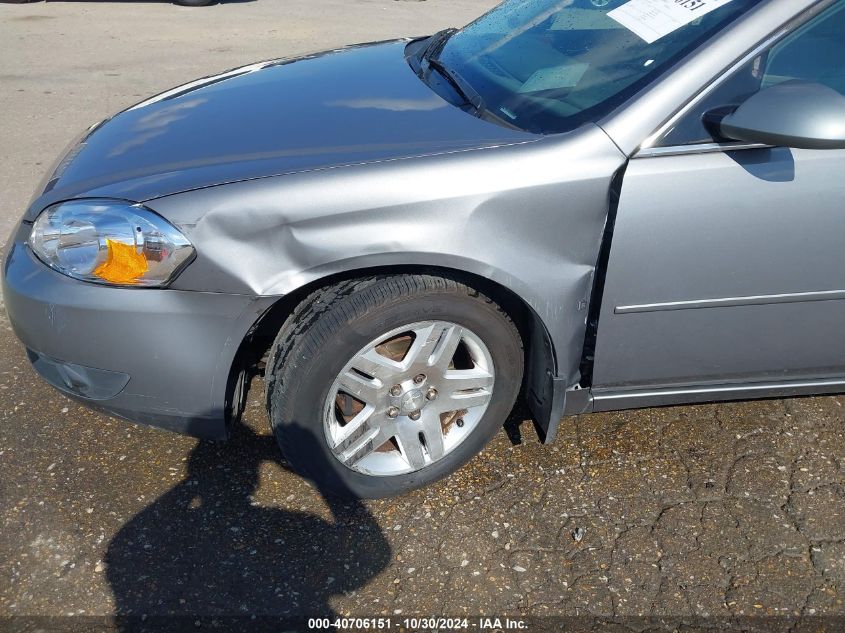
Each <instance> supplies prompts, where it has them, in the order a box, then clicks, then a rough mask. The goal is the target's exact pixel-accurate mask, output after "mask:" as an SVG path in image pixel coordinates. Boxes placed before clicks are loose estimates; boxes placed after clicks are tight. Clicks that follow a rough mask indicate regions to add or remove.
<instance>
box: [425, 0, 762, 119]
mask: <svg viewBox="0 0 845 633" xmlns="http://www.w3.org/2000/svg"><path fill="white" fill-rule="evenodd" d="M763 1H764V0H728V1H725V0H676V1H674V2H669V3H665V2H664V3H663V8H655V6H656V5H654V3H653V2H652V0H505V2H503V3H502V4H500V5H499V6H498V7H496V8H495V9H493V10H492V11H490V12H489V13H487V14H485V15H484V16H482V17H481V18H479V19H478V20H476V21H475V22H473V23H471V24H469V25H468V26H466V27H465V28H463V29H461V30H460V31H458V32H457V33H455V34H454V35H452V36H451V37H450V38H449V39H448V41H446V43H445V44H444V45H443V48H442V50H441V51H440V53H439V55H438V61H439V62H441V63H442V64H443V66H445V67H446V68H447V69H448V70H449V71H453V72H454V73H456V74H457V75H459V76H460V77H461V78H462V79H463V80H464V81H465V82H466V84H468V85H469V86H471V87H472V89H473V91H474V92H476V93H478V95H479V96H480V97H481V99H482V101H483V103H484V107H485V108H486V110H487V111H489V112H490V113H492V114H494V115H495V116H496V117H498V118H499V119H501V120H503V121H505V122H507V123H508V124H509V125H513V126H515V127H518V128H520V129H525V130H528V131H531V132H536V133H540V134H550V133H557V132H565V131H568V130H571V129H574V128H575V127H577V126H579V125H581V124H582V123H584V122H586V121H594V120H596V119H598V118H600V117H601V116H604V115H605V114H607V113H609V112H610V111H612V109H613V108H615V107H617V106H618V105H620V104H621V103H623V102H624V101H625V100H627V99H628V98H630V97H631V96H632V95H633V94H635V93H636V92H637V91H638V90H641V89H642V88H643V87H644V86H645V85H647V84H648V83H649V82H651V81H653V80H654V79H655V78H656V77H658V76H660V75H661V74H662V73H663V72H665V71H666V70H667V69H668V68H669V67H671V66H672V65H673V64H674V63H676V62H677V61H678V60H679V59H681V58H682V57H683V56H685V55H686V54H688V53H689V52H690V51H692V50H693V49H694V48H696V47H697V46H700V45H701V44H702V43H703V42H705V41H706V40H707V39H709V38H710V37H711V36H712V35H714V34H715V33H716V32H718V31H719V30H721V29H723V28H725V27H726V26H727V25H729V24H730V23H731V22H733V21H735V20H737V19H739V18H740V17H741V16H743V15H745V14H746V13H748V12H749V11H750V10H752V9H753V8H754V7H755V6H757V5H759V4H761V2H763ZM620 11H621V12H622V13H620ZM664 11H665V12H667V13H668V14H671V15H669V16H668V17H669V18H670V19H669V20H668V23H670V24H671V26H670V27H669V28H664V29H662V30H661V29H660V27H659V25H657V26H656V21H659V20H663V22H662V23H663V24H666V23H667V20H664V18H666V15H665V14H663V13H661V12H664ZM626 16H627V18H626ZM655 16H656V18H655ZM676 16H680V17H676ZM687 16H688V17H687ZM672 20H675V21H674V22H673V21H672ZM638 24H639V25H643V26H642V28H637V25H638ZM649 29H654V30H649Z"/></svg>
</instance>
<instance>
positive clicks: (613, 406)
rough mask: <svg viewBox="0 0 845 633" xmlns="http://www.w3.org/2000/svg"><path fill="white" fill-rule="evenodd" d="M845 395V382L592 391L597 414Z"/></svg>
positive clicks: (769, 383) (826, 380)
mask: <svg viewBox="0 0 845 633" xmlns="http://www.w3.org/2000/svg"><path fill="white" fill-rule="evenodd" d="M843 392H845V378H828V379H821V380H819V379H816V380H797V381H790V382H767V383H754V384H744V385H742V384H731V385H708V386H706V387H672V388H664V389H654V388H651V389H628V390H622V389H617V390H613V389H607V390H596V389H593V390H592V396H593V408H592V410H593V411H594V412H600V411H617V410H620V409H636V408H641V407H659V406H667V405H679V404H697V403H703V402H723V401H728V400H757V399H760V398H784V397H791V396H807V395H820V394H830V393H843Z"/></svg>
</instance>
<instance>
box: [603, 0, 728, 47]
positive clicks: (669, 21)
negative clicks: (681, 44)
mask: <svg viewBox="0 0 845 633" xmlns="http://www.w3.org/2000/svg"><path fill="white" fill-rule="evenodd" d="M730 1H731V0H629V1H628V2H626V3H625V4H623V5H622V6H621V7H618V8H616V9H614V10H613V11H611V12H609V13H608V14H607V16H608V17H609V18H613V19H614V20H616V21H617V22H619V24H621V25H622V26H624V27H625V28H627V29H628V30H630V31H633V32H634V33H635V34H637V35H638V36H639V37H640V38H642V39H643V40H645V41H646V42H647V43H648V44H651V43H653V42H656V41H657V40H659V39H660V38H661V37H663V36H664V35H668V34H669V33H671V32H672V31H676V30H678V29H679V28H681V27H682V26H686V25H687V24H689V23H690V22H692V21H693V20H695V19H697V18H700V17H701V16H703V15H707V14H708V13H710V12H711V11H714V10H715V9H718V8H719V7H721V6H723V5H725V4H727V3H728V2H730Z"/></svg>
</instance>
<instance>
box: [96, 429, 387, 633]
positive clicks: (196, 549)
mask: <svg viewBox="0 0 845 633" xmlns="http://www.w3.org/2000/svg"><path fill="white" fill-rule="evenodd" d="M293 432H300V433H302V434H303V437H304V438H305V439H307V438H311V441H314V439H313V436H312V435H311V434H310V433H308V432H307V431H304V430H301V431H296V430H294V431H293ZM315 452H316V451H315ZM278 459H279V449H278V447H277V445H276V443H275V440H274V439H273V438H272V437H271V436H258V435H256V434H255V433H253V432H252V431H251V430H250V429H248V428H246V427H243V426H239V427H238V428H237V429H235V431H234V433H233V437H232V439H231V440H230V441H229V442H227V443H225V444H221V443H214V442H200V443H199V444H198V445H197V447H196V448H195V449H194V450H193V452H192V453H191V456H190V459H189V462H188V473H187V476H186V477H185V479H184V480H183V481H181V482H180V483H178V484H177V485H176V486H175V487H174V488H173V489H172V490H170V491H169V492H167V493H166V494H164V495H163V496H162V497H160V498H159V499H157V500H156V501H154V502H153V503H152V504H151V505H150V506H148V507H147V508H145V509H144V510H143V511H141V512H140V513H139V514H138V515H136V516H135V517H133V518H132V519H131V520H130V521H129V522H128V523H127V524H126V525H125V526H124V527H123V528H121V530H120V531H119V532H118V533H117V534H116V535H115V537H114V538H113V539H112V541H111V543H110V544H109V548H108V553H107V555H106V561H105V562H106V564H107V569H108V571H107V574H108V580H109V583H110V584H111V588H112V591H113V592H114V596H115V602H116V609H115V610H116V612H117V614H118V616H141V615H147V616H160V615H183V616H187V615H191V616H204V617H208V616H245V615H246V616H252V615H256V616H262V615H264V616H274V617H302V616H304V615H307V616H329V617H331V616H333V615H334V614H333V612H332V609H331V607H330V605H329V598H331V597H332V596H335V595H338V594H341V593H345V592H349V591H352V590H355V589H358V588H361V587H363V586H364V585H365V584H366V583H367V582H368V581H370V580H371V579H372V578H374V577H375V576H376V575H377V574H378V573H379V572H380V571H382V570H383V569H384V568H385V567H386V566H387V565H388V563H389V561H390V557H391V553H390V546H389V544H388V542H387V540H386V539H385V537H384V534H383V533H382V531H381V529H380V528H379V526H378V524H377V523H376V521H375V519H374V518H373V516H372V515H371V514H370V512H369V511H368V510H367V508H366V507H365V506H364V505H363V504H362V503H360V502H359V501H340V500H338V499H336V498H332V497H330V496H325V500H326V503H327V504H328V506H329V508H330V510H331V514H332V519H331V520H328V521H327V520H325V519H323V518H321V517H319V516H316V515H314V514H310V513H307V512H300V511H293V510H287V509H281V508H276V507H261V506H260V505H257V504H256V503H255V502H254V501H253V500H252V495H253V493H254V492H255V491H256V489H257V486H258V478H259V467H260V465H261V463H262V462H268V461H269V462H277V461H278ZM281 495H284V493H281ZM284 496H286V495H284Z"/></svg>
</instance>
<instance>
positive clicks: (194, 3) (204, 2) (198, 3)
mask: <svg viewBox="0 0 845 633" xmlns="http://www.w3.org/2000/svg"><path fill="white" fill-rule="evenodd" d="M216 2H217V0H173V4H178V5H180V6H183V7H207V6H208V5H210V4H215V3H216Z"/></svg>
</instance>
